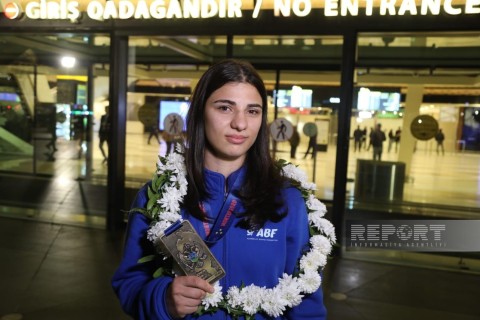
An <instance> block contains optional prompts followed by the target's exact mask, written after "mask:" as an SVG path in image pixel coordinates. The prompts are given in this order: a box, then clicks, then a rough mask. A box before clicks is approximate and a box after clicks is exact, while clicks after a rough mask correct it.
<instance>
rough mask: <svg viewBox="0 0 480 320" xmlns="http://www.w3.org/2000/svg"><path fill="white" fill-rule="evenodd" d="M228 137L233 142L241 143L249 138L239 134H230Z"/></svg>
mask: <svg viewBox="0 0 480 320" xmlns="http://www.w3.org/2000/svg"><path fill="white" fill-rule="evenodd" d="M226 137H227V141H228V142H230V143H233V144H241V143H243V142H244V141H245V140H247V137H245V136H239V135H228V136H226Z"/></svg>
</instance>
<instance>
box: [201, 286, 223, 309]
mask: <svg viewBox="0 0 480 320" xmlns="http://www.w3.org/2000/svg"><path fill="white" fill-rule="evenodd" d="M213 289H214V290H215V291H214V292H213V293H207V295H206V296H205V298H203V300H202V304H203V305H204V306H205V310H208V308H210V307H213V308H215V307H218V304H219V303H220V302H221V301H222V299H223V296H222V286H220V282H218V281H217V282H215V284H214V285H213Z"/></svg>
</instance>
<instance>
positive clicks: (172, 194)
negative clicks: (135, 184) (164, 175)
mask: <svg viewBox="0 0 480 320" xmlns="http://www.w3.org/2000/svg"><path fill="white" fill-rule="evenodd" d="M181 198H182V195H181V194H180V191H179V190H178V189H177V188H174V187H165V188H164V190H163V194H162V198H161V199H159V200H158V201H157V202H158V204H160V206H161V207H162V208H164V209H165V211H170V212H179V211H180V200H181Z"/></svg>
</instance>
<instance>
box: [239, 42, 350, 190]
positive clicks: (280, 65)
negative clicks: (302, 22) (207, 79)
mask: <svg viewBox="0 0 480 320" xmlns="http://www.w3.org/2000/svg"><path fill="white" fill-rule="evenodd" d="M341 50H342V38H340V37H318V36H317V37H314V36H308V37H307V36H280V37H278V36H275V37H268V36H245V37H242V36H239V37H235V38H234V50H233V55H234V57H236V58H241V59H247V60H249V61H251V62H252V63H254V64H256V65H259V66H264V69H265V70H264V69H261V70H260V73H261V75H262V77H263V79H264V81H265V83H266V86H267V90H268V93H269V99H270V101H269V104H270V105H269V112H268V119H269V121H270V123H273V122H274V121H275V119H278V120H280V119H285V120H287V121H288V123H290V124H291V125H292V127H293V131H296V132H297V133H298V136H297V137H293V139H287V140H285V141H278V142H275V139H274V136H275V131H272V153H273V155H274V157H275V158H282V159H285V160H287V161H290V162H292V163H294V164H295V165H298V166H299V167H300V168H302V169H303V170H304V171H305V172H306V173H307V176H308V177H309V179H311V181H314V182H315V183H316V184H317V196H318V197H319V198H320V199H323V200H332V199H333V184H334V172H335V158H336V133H337V111H338V105H339V102H340V99H339V94H340V64H341ZM268 68H270V69H273V70H268ZM297 140H298V141H297ZM297 143H298V145H297ZM292 144H293V148H294V149H292ZM292 152H293V153H292Z"/></svg>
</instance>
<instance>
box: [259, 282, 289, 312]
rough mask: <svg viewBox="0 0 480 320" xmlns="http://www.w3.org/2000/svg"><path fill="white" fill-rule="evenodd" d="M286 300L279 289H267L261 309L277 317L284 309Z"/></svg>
mask: <svg viewBox="0 0 480 320" xmlns="http://www.w3.org/2000/svg"><path fill="white" fill-rule="evenodd" d="M286 305H287V303H286V301H285V300H284V298H283V297H282V296H281V294H280V290H275V289H268V290H267V292H266V294H265V297H264V301H263V303H262V309H263V310H264V311H265V312H266V313H267V314H268V315H269V316H271V317H279V316H281V315H282V314H283V312H284V311H285V306H286Z"/></svg>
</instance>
